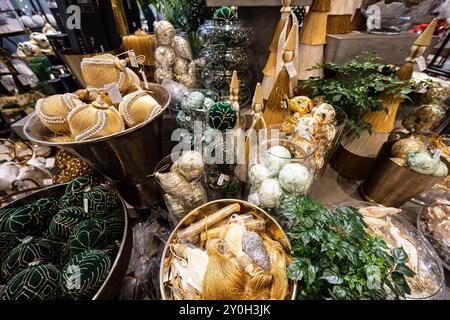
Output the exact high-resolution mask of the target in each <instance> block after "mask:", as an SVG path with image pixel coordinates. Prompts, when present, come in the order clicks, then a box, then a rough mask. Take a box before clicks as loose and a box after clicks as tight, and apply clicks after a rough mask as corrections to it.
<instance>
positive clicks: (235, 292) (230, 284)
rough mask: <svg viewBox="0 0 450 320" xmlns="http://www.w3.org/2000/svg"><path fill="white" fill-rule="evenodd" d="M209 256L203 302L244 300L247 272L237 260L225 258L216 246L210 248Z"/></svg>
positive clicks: (204, 281)
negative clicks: (239, 265) (240, 266)
mask: <svg viewBox="0 0 450 320" xmlns="http://www.w3.org/2000/svg"><path fill="white" fill-rule="evenodd" d="M208 255H209V261H208V266H207V268H206V274H205V278H204V280H203V294H202V300H242V299H243V298H244V297H243V296H244V288H245V285H246V281H245V278H246V277H245V271H244V270H242V269H241V268H239V267H238V265H237V263H236V262H235V260H233V259H230V258H227V257H225V256H223V255H222V254H221V253H220V252H219V250H218V248H217V247H215V246H212V247H210V248H208Z"/></svg>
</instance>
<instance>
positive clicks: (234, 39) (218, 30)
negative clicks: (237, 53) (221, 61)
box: [198, 20, 253, 48]
mask: <svg viewBox="0 0 450 320" xmlns="http://www.w3.org/2000/svg"><path fill="white" fill-rule="evenodd" d="M198 34H199V39H200V42H201V44H202V46H203V47H207V48H212V47H214V46H216V45H222V46H224V47H248V46H250V45H251V43H252V37H253V31H252V29H251V28H250V27H246V26H244V25H243V24H242V23H240V22H229V23H226V24H222V23H219V22H217V21H214V20H206V21H205V23H204V24H203V25H201V26H200V27H199V29H198Z"/></svg>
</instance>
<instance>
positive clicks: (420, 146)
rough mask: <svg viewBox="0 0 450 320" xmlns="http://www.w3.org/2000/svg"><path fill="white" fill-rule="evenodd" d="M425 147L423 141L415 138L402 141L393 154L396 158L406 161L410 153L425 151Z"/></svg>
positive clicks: (397, 144) (393, 150) (397, 143)
mask: <svg viewBox="0 0 450 320" xmlns="http://www.w3.org/2000/svg"><path fill="white" fill-rule="evenodd" d="M424 149H425V145H424V143H423V142H422V141H420V140H418V139H414V138H405V139H400V140H398V141H397V142H396V143H394V145H393V146H392V149H391V154H392V156H393V157H394V158H401V159H405V158H406V156H407V155H408V154H409V153H412V152H417V151H420V150H424Z"/></svg>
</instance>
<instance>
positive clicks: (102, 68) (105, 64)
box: [81, 54, 134, 92]
mask: <svg viewBox="0 0 450 320" xmlns="http://www.w3.org/2000/svg"><path fill="white" fill-rule="evenodd" d="M126 64H127V61H126V60H120V59H119V58H117V57H116V56H113V55H112V54H102V55H97V56H94V57H91V58H84V59H83V60H82V61H81V73H82V76H83V80H84V82H85V83H86V85H87V87H88V88H91V89H93V90H104V86H105V85H106V84H111V83H114V84H116V85H117V87H118V88H119V90H120V91H121V92H123V91H126V90H127V88H128V87H129V85H130V83H133V81H134V79H128V77H129V74H130V72H129V71H128V70H127V67H126ZM130 71H131V70H130Z"/></svg>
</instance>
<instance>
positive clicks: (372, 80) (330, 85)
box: [299, 55, 407, 136]
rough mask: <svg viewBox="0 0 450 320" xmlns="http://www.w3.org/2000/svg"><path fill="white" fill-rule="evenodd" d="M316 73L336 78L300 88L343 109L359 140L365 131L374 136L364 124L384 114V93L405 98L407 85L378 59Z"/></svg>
mask: <svg viewBox="0 0 450 320" xmlns="http://www.w3.org/2000/svg"><path fill="white" fill-rule="evenodd" d="M313 69H324V70H325V71H327V72H328V73H333V74H334V75H335V76H334V77H333V78H324V79H320V78H310V79H308V80H305V81H302V82H301V83H300V85H299V86H300V88H302V89H305V88H307V89H310V90H311V91H312V96H313V97H317V96H323V97H324V98H325V100H326V101H327V102H328V103H329V104H331V105H333V106H336V107H339V108H341V109H342V110H343V111H344V112H345V113H346V114H347V117H348V123H347V125H348V127H349V128H351V129H352V130H353V131H354V132H355V133H356V134H357V135H358V136H359V135H360V134H361V132H362V131H363V130H369V132H371V128H372V126H371V125H370V124H369V123H367V122H366V121H365V120H364V118H363V117H364V115H365V114H367V113H369V112H374V111H382V110H383V104H382V101H381V100H380V94H381V93H382V92H384V93H389V94H392V95H394V96H397V97H403V96H404V95H403V93H404V89H405V88H406V87H407V84H406V83H405V82H403V81H401V80H400V79H398V78H397V77H396V76H395V75H394V74H393V73H392V72H389V71H386V70H387V69H388V68H383V65H381V64H379V63H378V62H377V58H376V57H375V56H374V55H368V56H366V57H365V58H364V60H363V61H362V62H359V61H358V60H356V59H352V60H349V61H348V62H346V63H344V64H335V63H332V62H326V63H324V64H321V65H318V66H316V67H314V68H313Z"/></svg>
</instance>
